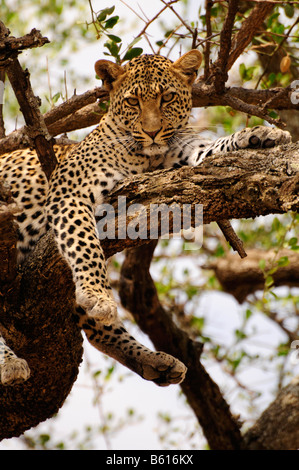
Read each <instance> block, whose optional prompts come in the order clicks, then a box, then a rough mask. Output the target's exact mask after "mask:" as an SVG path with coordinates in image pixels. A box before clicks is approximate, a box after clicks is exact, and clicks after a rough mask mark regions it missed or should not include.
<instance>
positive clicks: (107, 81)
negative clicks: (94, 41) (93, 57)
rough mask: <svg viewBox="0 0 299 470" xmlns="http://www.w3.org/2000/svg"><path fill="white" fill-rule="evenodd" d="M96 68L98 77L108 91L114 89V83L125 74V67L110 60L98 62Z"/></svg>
mask: <svg viewBox="0 0 299 470" xmlns="http://www.w3.org/2000/svg"><path fill="white" fill-rule="evenodd" d="M94 68H95V71H96V74H97V76H98V77H99V78H101V79H102V80H103V82H104V87H105V88H106V89H107V90H108V91H110V90H111V89H112V87H113V82H115V80H117V79H118V78H119V77H120V76H121V75H122V74H123V73H124V72H125V71H124V69H123V67H121V66H120V65H117V64H115V63H114V62H111V61H110V60H98V61H97V62H96V63H95V66H94Z"/></svg>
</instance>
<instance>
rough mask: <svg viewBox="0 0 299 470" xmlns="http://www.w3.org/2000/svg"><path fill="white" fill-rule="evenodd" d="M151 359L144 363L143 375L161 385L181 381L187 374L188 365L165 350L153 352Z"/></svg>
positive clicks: (164, 385)
mask: <svg viewBox="0 0 299 470" xmlns="http://www.w3.org/2000/svg"><path fill="white" fill-rule="evenodd" d="M149 357H150V361H148V360H147V361H144V362H143V364H142V377H143V378H144V379H145V380H152V381H153V382H154V383H155V384H157V385H159V386H160V387H166V386H167V385H171V384H179V383H181V382H182V381H183V380H184V378H185V375H186V372H187V367H186V366H185V365H184V364H183V363H182V362H181V361H179V360H178V359H176V358H174V357H173V356H170V355H169V354H166V353H164V352H160V351H159V352H157V353H152V355H150V356H149Z"/></svg>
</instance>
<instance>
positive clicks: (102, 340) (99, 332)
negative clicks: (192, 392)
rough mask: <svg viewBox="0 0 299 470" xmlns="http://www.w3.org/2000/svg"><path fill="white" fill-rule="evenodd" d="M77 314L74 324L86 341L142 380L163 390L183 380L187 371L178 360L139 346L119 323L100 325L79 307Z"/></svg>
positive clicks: (117, 321) (118, 321)
mask: <svg viewBox="0 0 299 470" xmlns="http://www.w3.org/2000/svg"><path fill="white" fill-rule="evenodd" d="M76 312H77V315H76V320H77V323H78V325H79V326H80V327H81V328H82V329H83V330H84V332H85V334H86V336H87V339H88V341H89V342H90V343H91V344H92V345H93V346H94V347H95V348H96V349H98V350H99V351H101V352H103V353H104V354H107V355H108V356H110V357H112V358H113V359H116V360H117V361H118V362H120V363H121V364H123V365H124V366H126V367H128V368H129V369H131V370H132V371H133V372H136V373H137V374H138V375H140V376H141V377H142V378H143V379H145V380H151V381H152V382H154V383H155V384H157V385H159V386H162V387H163V386H164V387H165V386H167V385H170V384H179V383H181V382H182V381H183V380H184V378H185V375H186V372H187V368H186V366H185V365H184V364H183V363H182V362H181V361H179V360H178V359H176V358H174V357H173V356H170V355H169V354H166V353H164V352H162V351H158V352H155V351H151V350H150V349H148V348H147V347H145V346H143V345H142V344H140V343H139V342H138V341H137V340H136V339H135V338H133V336H131V335H130V334H129V333H128V332H127V330H126V329H125V328H124V326H123V324H122V322H121V321H120V320H116V322H115V323H113V324H112V325H101V324H100V323H99V322H97V321H95V320H94V319H93V318H90V317H89V316H88V315H86V313H85V312H84V310H83V309H82V308H81V307H77V309H76Z"/></svg>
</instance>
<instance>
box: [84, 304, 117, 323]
mask: <svg viewBox="0 0 299 470" xmlns="http://www.w3.org/2000/svg"><path fill="white" fill-rule="evenodd" d="M86 313H87V315H88V316H89V317H91V318H94V320H95V321H98V322H100V323H101V324H102V325H111V324H112V323H115V321H116V318H117V305H116V303H115V302H114V300H113V299H111V298H109V297H102V298H99V299H97V301H96V303H95V304H94V305H93V307H92V308H90V309H87V312H86Z"/></svg>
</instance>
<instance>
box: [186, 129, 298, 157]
mask: <svg viewBox="0 0 299 470" xmlns="http://www.w3.org/2000/svg"><path fill="white" fill-rule="evenodd" d="M291 141H292V137H291V134H290V133H289V132H288V131H283V130H281V129H278V128H273V127H266V126H255V127H246V128H245V129H242V130H241V131H238V132H236V133H234V134H232V135H230V136H228V137H221V138H220V139H217V140H216V141H215V142H213V143H211V144H209V145H207V146H206V147H205V148H198V149H196V150H194V151H193V153H192V155H191V157H190V160H191V161H192V163H193V165H195V166H196V165H199V164H200V163H201V162H202V161H203V160H204V158H205V157H208V156H210V155H215V154H219V153H227V152H232V151H234V150H240V149H258V148H265V149H266V148H272V147H275V146H276V145H282V144H288V143H290V142H291Z"/></svg>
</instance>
